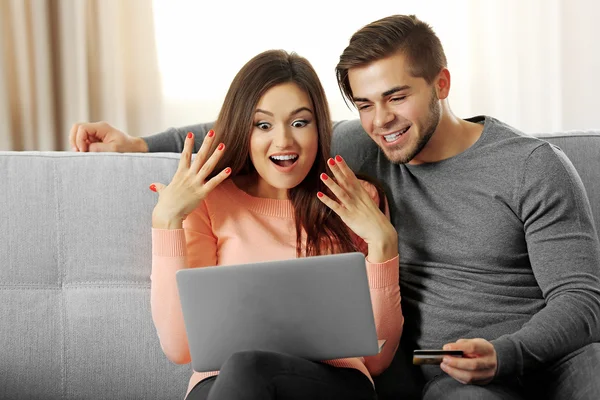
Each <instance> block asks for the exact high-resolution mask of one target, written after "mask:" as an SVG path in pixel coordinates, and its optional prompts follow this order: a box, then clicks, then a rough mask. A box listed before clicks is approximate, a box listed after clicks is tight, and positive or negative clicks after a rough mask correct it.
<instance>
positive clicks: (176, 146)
mask: <svg viewBox="0 0 600 400" xmlns="http://www.w3.org/2000/svg"><path fill="white" fill-rule="evenodd" d="M342 122H343V121H342ZM214 124H215V123H214V121H213V122H204V123H199V124H194V125H188V126H181V127H178V128H169V129H167V130H166V131H164V132H159V133H156V134H154V135H150V136H145V137H142V139H143V140H144V141H145V142H146V144H147V145H148V152H149V153H181V152H182V151H183V144H184V143H185V137H186V135H187V133H188V132H192V133H193V134H194V135H195V136H196V137H195V139H194V152H198V150H200V146H201V145H202V141H203V140H204V136H206V134H207V133H208V131H209V130H210V129H212V127H213V125H214ZM339 124H340V123H339V122H335V121H334V123H333V127H334V130H335V129H336V127H337V126H338V125H339Z"/></svg>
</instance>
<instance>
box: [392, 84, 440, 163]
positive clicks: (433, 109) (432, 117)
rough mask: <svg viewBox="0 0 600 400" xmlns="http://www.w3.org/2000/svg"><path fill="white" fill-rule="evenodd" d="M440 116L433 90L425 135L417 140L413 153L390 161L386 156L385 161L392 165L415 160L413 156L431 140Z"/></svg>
mask: <svg viewBox="0 0 600 400" xmlns="http://www.w3.org/2000/svg"><path fill="white" fill-rule="evenodd" d="M441 114H442V113H441V107H440V103H439V101H438V99H437V95H436V93H435V89H434V90H433V91H432V93H431V101H430V102H429V116H428V117H427V121H426V122H425V125H424V130H423V132H424V133H425V134H424V135H423V136H421V137H420V138H419V141H418V142H417V145H416V146H415V148H414V149H413V151H411V152H410V153H408V154H406V155H404V156H400V158H398V159H392V158H390V156H388V155H387V154H386V157H387V159H388V160H390V162H392V163H393V164H406V163H408V162H409V161H411V160H412V159H413V158H415V156H416V155H417V154H419V153H420V152H421V150H423V149H424V148H425V146H427V143H428V142H429V139H431V137H432V136H433V133H434V132H435V130H436V129H437V127H438V125H439V123H440V116H441ZM384 154H385V151H384Z"/></svg>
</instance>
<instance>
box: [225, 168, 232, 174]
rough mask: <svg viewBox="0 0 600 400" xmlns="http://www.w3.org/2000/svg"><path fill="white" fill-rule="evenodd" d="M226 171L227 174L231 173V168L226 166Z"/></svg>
mask: <svg viewBox="0 0 600 400" xmlns="http://www.w3.org/2000/svg"><path fill="white" fill-rule="evenodd" d="M225 173H226V174H227V175H229V174H230V173H231V168H229V167H227V168H225Z"/></svg>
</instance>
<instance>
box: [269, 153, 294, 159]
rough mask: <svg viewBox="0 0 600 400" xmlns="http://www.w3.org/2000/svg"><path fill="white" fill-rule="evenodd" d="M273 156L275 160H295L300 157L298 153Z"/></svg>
mask: <svg viewBox="0 0 600 400" xmlns="http://www.w3.org/2000/svg"><path fill="white" fill-rule="evenodd" d="M271 158H272V159H273V160H280V161H283V160H295V159H296V158H298V155H296V154H293V155H292V154H290V155H287V156H271Z"/></svg>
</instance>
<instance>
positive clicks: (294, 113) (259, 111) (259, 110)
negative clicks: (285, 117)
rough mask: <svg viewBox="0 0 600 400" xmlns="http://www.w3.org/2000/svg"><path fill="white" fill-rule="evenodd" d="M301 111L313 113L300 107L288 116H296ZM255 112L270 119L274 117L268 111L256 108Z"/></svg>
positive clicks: (306, 108)
mask: <svg viewBox="0 0 600 400" xmlns="http://www.w3.org/2000/svg"><path fill="white" fill-rule="evenodd" d="M302 111H308V112H309V113H311V114H312V113H313V112H312V110H311V109H310V108H308V107H300V108H297V109H295V110H294V111H292V112H291V113H290V115H296V114H298V113H299V112H302ZM256 112H257V113H263V114H267V115H270V116H271V117H273V116H274V115H273V113H272V112H269V111H266V110H261V109H260V108H257V109H256Z"/></svg>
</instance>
